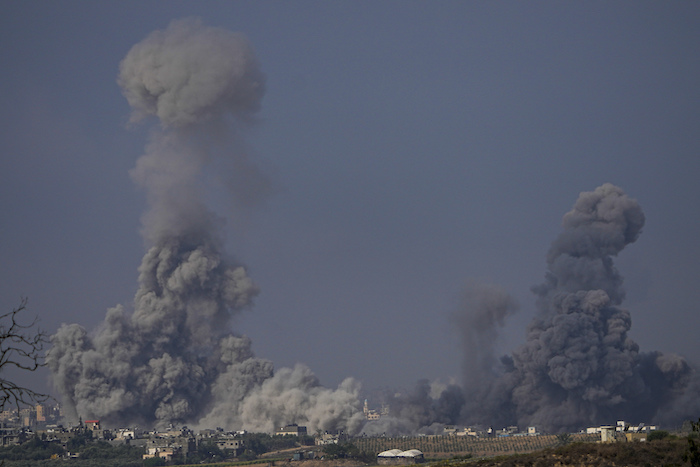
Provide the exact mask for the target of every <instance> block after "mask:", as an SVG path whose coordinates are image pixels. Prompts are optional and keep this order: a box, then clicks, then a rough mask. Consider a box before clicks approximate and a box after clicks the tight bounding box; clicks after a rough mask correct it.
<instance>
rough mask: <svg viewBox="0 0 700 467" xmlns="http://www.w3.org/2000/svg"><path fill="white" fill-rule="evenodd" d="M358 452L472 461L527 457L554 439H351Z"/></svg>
mask: <svg viewBox="0 0 700 467" xmlns="http://www.w3.org/2000/svg"><path fill="white" fill-rule="evenodd" d="M599 439H600V435H587V434H574V435H571V441H597V440H599ZM350 442H351V443H352V444H354V445H355V446H356V447H357V448H358V450H360V451H364V452H368V453H372V454H378V453H380V452H382V451H387V450H389V449H401V450H402V451H406V450H408V449H418V450H420V451H422V452H423V454H424V455H425V457H426V458H427V459H440V458H450V457H453V456H460V455H466V454H470V455H471V456H473V457H483V456H500V455H506V454H519V453H528V452H532V451H536V450H540V449H545V448H551V447H554V446H556V445H557V443H558V440H557V437H556V436H555V435H542V436H508V437H504V438H476V437H472V436H420V437H397V438H386V437H381V438H354V439H352V440H351V441H350Z"/></svg>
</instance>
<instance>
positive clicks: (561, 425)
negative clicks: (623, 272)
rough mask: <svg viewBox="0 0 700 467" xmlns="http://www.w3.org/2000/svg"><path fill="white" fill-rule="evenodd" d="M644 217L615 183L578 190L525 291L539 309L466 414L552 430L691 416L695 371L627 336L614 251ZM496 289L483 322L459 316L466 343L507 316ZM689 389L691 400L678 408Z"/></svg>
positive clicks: (478, 419) (634, 236)
mask: <svg viewBox="0 0 700 467" xmlns="http://www.w3.org/2000/svg"><path fill="white" fill-rule="evenodd" d="M644 220H645V218H644V214H643V212H642V210H641V208H640V206H639V204H638V203H637V201H635V200H634V199H632V198H630V197H628V196H627V195H626V194H625V193H624V192H623V191H622V190H621V189H620V188H618V187H616V186H614V185H611V184H604V185H602V186H600V187H598V188H597V189H596V190H595V191H593V192H589V193H582V194H581V195H580V196H579V199H578V200H577V202H576V204H575V205H574V208H573V209H572V210H571V211H570V212H568V213H567V214H566V215H565V216H564V219H563V228H564V230H563V232H562V233H561V234H560V235H559V237H558V238H557V239H556V240H555V241H554V242H553V243H552V246H551V248H550V251H549V253H548V255H547V266H548V270H547V274H546V278H545V279H546V280H545V283H544V284H542V285H540V286H537V287H534V288H533V291H534V292H535V294H536V296H537V305H538V314H537V316H536V317H535V319H534V320H533V322H532V323H531V324H530V326H529V328H528V330H527V336H526V337H527V340H526V343H525V344H524V345H523V346H522V347H521V348H519V349H518V350H516V351H515V352H514V353H513V355H512V356H511V357H504V358H503V360H502V362H501V363H502V365H501V369H502V374H501V375H500V376H498V377H495V378H485V379H482V380H481V383H482V384H484V385H486V389H485V390H484V391H480V392H476V393H475V394H474V395H475V396H476V397H474V398H468V399H470V400H473V401H474V403H473V404H469V405H468V406H467V407H465V409H464V412H465V419H466V420H469V421H471V422H480V423H483V424H489V425H491V424H492V425H503V426H505V425H507V424H518V425H520V426H526V425H535V426H538V427H540V428H542V429H545V430H548V431H558V430H563V429H570V430H573V429H579V428H581V427H584V426H590V425H595V424H601V423H610V422H611V421H614V420H617V419H627V420H635V421H646V422H649V421H672V420H673V421H678V419H679V418H678V417H683V416H686V417H687V416H693V415H695V416H696V415H697V414H698V407H700V405H699V404H698V402H697V400H698V398H697V396H698V395H699V394H698V391H697V375H696V373H695V372H694V370H692V369H691V368H690V366H689V365H688V364H687V363H686V361H685V360H684V359H683V358H681V357H678V356H675V355H668V354H666V355H665V354H661V353H659V352H654V353H649V354H645V353H640V351H639V347H638V345H637V344H636V343H635V342H634V341H632V339H630V338H629V337H628V336H627V333H628V331H629V330H630V327H631V318H630V313H629V312H628V311H627V310H625V309H624V308H621V306H620V305H621V303H622V301H623V299H624V296H625V293H624V290H623V288H622V277H621V276H620V274H619V273H618V271H617V270H616V268H615V267H614V265H613V261H612V257H613V256H615V255H617V254H618V253H619V252H620V251H622V249H623V248H625V246H627V245H628V244H630V243H633V242H634V241H636V240H637V238H638V236H639V234H640V232H641V230H642V227H643V225H644ZM499 296H501V302H500V303H501V306H500V307H495V308H491V310H494V311H493V312H492V313H488V312H487V313H485V315H484V316H486V319H485V320H484V321H480V320H479V319H478V316H480V312H478V313H477V315H476V316H477V318H474V317H473V315H467V316H466V317H465V318H464V320H465V321H464V323H465V324H468V326H466V327H465V342H466V345H467V347H468V348H470V349H471V347H473V345H474V343H475V342H477V343H478V344H479V345H484V344H485V343H484V342H483V341H477V340H476V339H475V338H474V337H473V336H474V335H475V334H479V332H481V330H482V329H484V330H485V334H483V336H484V337H486V338H489V337H490V336H491V334H492V331H493V329H494V328H493V323H494V322H497V321H498V320H497V319H496V320H494V319H493V318H491V316H492V315H494V316H500V317H502V316H504V315H505V314H506V310H507V309H508V306H506V305H505V303H507V299H506V298H504V296H502V294H499ZM476 309H484V310H488V309H489V307H481V308H480V307H476ZM482 324H483V325H482ZM486 348H487V350H488V347H486ZM467 357H469V356H467ZM478 364H479V365H480V364H481V362H480V363H478ZM470 370H471V369H470ZM479 370H481V372H482V374H483V370H484V368H479ZM689 391H690V392H692V393H693V394H694V396H695V397H694V404H691V405H685V407H683V408H682V409H681V407H680V406H679V404H680V403H682V404H685V403H686V402H687V401H686V399H688V392H689ZM681 401H683V402H681ZM681 410H685V411H686V412H685V413H680V411H681ZM671 414H673V415H671ZM672 416H675V417H677V418H676V419H675V420H674V419H673V418H671V417H672Z"/></svg>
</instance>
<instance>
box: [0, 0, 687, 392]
mask: <svg viewBox="0 0 700 467" xmlns="http://www.w3.org/2000/svg"><path fill="white" fill-rule="evenodd" d="M5 6H6V8H5V10H6V14H5V15H3V18H2V20H0V21H2V24H1V25H0V26H1V27H0V59H2V63H3V69H4V70H5V73H3V74H2V77H1V78H0V79H1V80H2V84H3V85H4V89H5V92H4V93H3V94H2V96H1V97H0V118H1V119H2V120H1V122H2V124H1V125H0V144H1V146H0V147H2V156H1V157H0V164H1V165H0V177H1V178H0V200H2V202H1V203H0V216H1V219H2V229H1V230H0V232H1V235H2V237H1V238H2V240H3V241H2V243H1V246H0V248H1V250H0V253H1V254H2V258H3V261H2V267H1V268H0V306H2V307H4V309H6V310H9V309H11V308H12V307H14V306H16V305H17V304H19V302H20V298H21V297H28V298H29V303H28V305H29V313H31V314H32V315H33V314H36V315H38V316H39V318H40V319H41V326H42V328H43V329H45V330H46V331H47V332H48V333H50V334H52V333H54V332H55V331H56V329H57V328H58V327H59V326H60V324H61V323H79V324H81V325H83V326H85V327H86V328H87V329H91V330H92V329H94V328H95V327H96V326H97V325H98V324H99V323H101V322H102V320H103V319H104V316H105V313H106V311H107V309H109V308H111V307H114V306H116V305H118V304H121V305H123V306H124V307H125V308H126V309H127V310H128V309H133V297H134V294H135V292H136V290H137V277H138V272H137V267H138V266H139V264H140V262H141V257H142V256H143V254H144V251H145V245H144V240H143V239H142V238H141V235H140V230H141V228H142V216H143V213H144V212H145V211H146V209H147V203H146V192H145V191H144V190H142V189H140V188H137V187H136V185H135V184H134V182H133V181H132V179H131V178H130V175H129V173H130V171H131V170H132V169H133V168H134V166H135V163H136V160H137V159H138V158H139V157H141V156H142V155H143V154H144V147H145V146H146V142H147V139H148V137H149V133H150V131H152V130H151V128H153V127H154V122H152V121H149V122H146V124H143V125H131V124H129V123H128V121H129V116H130V108H129V105H128V103H127V100H126V99H125V98H124V96H123V95H122V93H121V91H120V88H119V86H118V85H117V83H116V80H117V76H118V73H119V64H120V62H121V61H122V59H123V58H124V57H125V56H126V54H127V52H128V51H129V50H130V49H131V47H132V46H133V45H134V44H136V43H138V42H139V41H141V40H143V39H144V38H145V37H146V36H147V35H148V34H150V33H151V32H152V31H154V30H157V29H163V28H165V27H167V26H168V24H170V22H171V21H172V20H174V19H180V18H186V17H191V16H195V17H200V18H202V21H203V22H204V23H205V24H208V25H211V26H215V27H222V28H225V29H227V30H232V31H237V32H240V33H242V34H244V35H245V36H246V37H247V38H248V40H249V41H250V43H251V45H252V47H253V49H254V50H255V55H256V56H257V59H258V61H259V66H260V69H261V71H262V73H263V74H264V76H265V94H264V96H263V97H262V101H261V108H260V111H259V112H258V114H257V115H256V118H255V122H254V125H253V126H252V127H251V128H247V129H245V130H241V131H244V132H245V135H244V136H245V150H246V151H247V154H248V156H249V160H250V161H251V162H252V163H253V164H255V165H256V166H257V167H258V168H259V169H260V171H261V172H262V173H264V174H265V175H266V176H267V177H268V179H269V180H270V181H271V185H270V194H269V196H268V197H267V198H265V199H264V200H262V201H261V202H260V203H258V204H256V205H254V206H246V207H241V206H240V204H236V203H234V202H232V200H231V198H229V197H227V195H226V194H225V191H222V190H219V189H218V188H219V187H217V186H216V183H215V177H213V176H212V184H211V188H212V189H211V191H209V192H207V194H206V196H207V201H208V202H209V203H210V205H211V206H213V207H214V209H215V210H216V212H217V213H218V214H219V215H221V216H223V217H224V218H225V219H226V223H225V226H224V227H223V232H224V235H225V239H224V240H225V244H226V250H227V252H228V253H230V254H231V255H233V256H234V257H235V259H236V260H237V261H239V262H241V263H242V264H244V265H245V266H246V267H247V270H248V274H249V275H250V277H251V278H252V280H253V281H254V282H255V283H256V284H257V285H258V286H259V287H260V293H259V295H258V296H257V297H256V298H255V300H254V304H253V306H252V307H250V309H248V310H245V311H243V312H242V313H241V314H239V315H237V316H236V317H235V318H234V320H233V324H232V328H233V330H235V331H236V332H239V333H242V334H245V335H247V336H248V337H250V339H251V340H252V349H253V351H254V352H255V353H256V355H257V356H259V357H262V358H268V359H270V360H272V361H273V362H274V364H275V367H276V368H282V367H292V366H293V365H295V364H296V363H298V362H301V363H305V364H306V365H308V366H309V368H311V370H312V371H313V372H314V373H315V374H316V376H317V377H318V378H319V379H320V381H321V383H323V384H324V385H327V386H331V387H332V386H337V385H338V384H339V383H340V382H341V381H342V380H343V379H344V378H346V377H350V376H352V377H355V378H357V379H358V380H359V381H361V382H362V383H363V387H364V388H366V389H367V390H372V389H375V388H378V387H391V388H401V389H410V388H412V387H413V385H414V384H415V382H416V381H417V380H418V379H421V378H427V379H429V380H431V381H432V380H440V381H443V382H449V381H455V382H458V383H461V382H462V381H461V379H462V375H461V368H462V363H463V358H464V356H463V355H462V347H461V344H460V341H459V337H458V335H457V333H456V332H455V330H454V329H453V324H452V323H451V322H450V319H449V316H450V315H451V314H452V313H453V312H455V310H459V309H460V307H461V306H462V302H463V295H464V293H465V290H466V287H467V284H469V283H470V281H474V280H476V281H481V282H487V283H491V284H497V285H499V286H501V287H502V288H503V289H504V290H506V291H507V292H508V293H510V294H511V295H512V296H513V297H514V298H515V299H516V300H517V302H518V304H519V307H518V311H517V312H515V313H514V314H513V315H512V316H509V317H508V318H507V320H506V326H505V328H504V329H503V331H502V333H501V334H500V335H499V336H498V337H497V338H496V342H495V350H496V351H497V352H498V353H509V352H510V351H511V350H513V349H515V348H517V347H519V346H520V345H521V344H522V343H523V342H524V341H525V329H526V327H527V325H528V323H529V322H530V320H531V319H532V317H533V315H534V313H535V299H536V298H535V295H534V294H533V293H531V291H530V288H531V287H532V286H536V285H538V284H541V283H543V281H544V274H545V270H546V258H545V257H546V254H547V251H548V250H549V248H550V244H551V242H552V241H554V240H555V239H556V237H557V235H559V233H560V232H561V219H562V216H563V215H564V214H565V213H566V212H568V211H569V210H570V209H571V207H572V206H573V204H574V202H575V201H576V199H577V198H578V196H579V193H580V192H584V191H592V190H594V189H595V188H596V187H598V186H600V185H602V184H603V183H606V182H611V183H613V184H615V185H617V186H619V187H621V188H622V189H624V191H625V193H627V195H629V196H630V197H631V198H634V199H636V200H637V201H638V202H639V205H640V206H641V209H642V211H643V212H644V214H645V216H646V224H645V226H644V228H643V230H642V232H641V234H640V237H639V240H638V241H636V242H635V243H634V244H632V245H630V246H629V247H628V248H627V249H625V251H624V252H622V253H621V254H620V256H619V257H617V258H615V265H616V267H617V269H618V270H619V272H620V274H621V275H622V276H623V277H624V279H625V282H624V289H625V290H626V298H625V300H624V302H623V304H622V306H623V308H626V309H628V310H629V311H630V314H631V319H632V329H631V332H630V336H631V337H632V338H633V339H634V340H635V341H636V342H637V343H638V344H639V345H640V348H641V350H642V351H653V350H660V351H663V352H671V353H674V352H675V353H678V354H681V355H684V356H685V357H686V358H688V359H689V360H690V361H693V362H695V363H697V362H698V358H697V355H698V351H699V350H700V343H699V342H700V341H698V339H697V336H696V334H697V332H696V330H697V329H698V328H700V313H698V305H697V304H698V303H700V289H699V288H698V287H697V285H696V284H697V283H698V282H699V280H700V272H698V267H697V264H699V263H700V247H698V242H697V239H698V238H700V220H699V216H698V208H697V201H698V200H699V199H700V184H698V182H697V178H698V175H700V160H699V158H698V149H700V143H699V142H698V138H697V135H698V133H699V130H700V106H698V102H699V101H700V99H699V98H700V96H699V92H700V91H699V90H698V86H697V83H698V82H700V50H699V49H700V37H699V36H700V32H699V31H698V28H697V24H698V20H699V19H700V6H699V5H698V4H696V3H692V2H678V3H655V2H635V3H627V2H608V3H601V4H590V3H567V4H562V3H558V2H541V3H537V4H522V3H516V2H490V3H471V2H441V3H439V4H433V3H424V2H412V1H409V2H396V1H387V2H378V3H356V2H345V1H342V2H333V3H327V2H308V1H301V2H288V3H283V2H271V1H270V2H268V1H263V2H231V3H229V2H209V3H204V4H197V3H191V2H179V1H173V2H153V1H146V2H138V3H137V2H119V3H99V4H91V3H86V2H77V1H67V2H60V3H42V2H34V1H29V2H7V3H6V5H5ZM238 182H239V183H244V182H245V180H238ZM46 377H47V373H46V372H42V373H41V374H40V375H26V374H19V375H18V378H20V379H21V380H22V381H25V380H26V381H27V384H33V385H37V386H38V387H42V386H43V387H46V386H45V379H46ZM370 402H372V401H370Z"/></svg>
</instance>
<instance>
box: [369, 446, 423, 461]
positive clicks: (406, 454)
mask: <svg viewBox="0 0 700 467" xmlns="http://www.w3.org/2000/svg"><path fill="white" fill-rule="evenodd" d="M422 462H425V458H424V456H423V453H422V452H421V451H419V450H418V449H409V450H408V451H402V450H400V449H390V450H388V451H384V452H380V453H379V454H377V464H379V465H408V464H419V463H422Z"/></svg>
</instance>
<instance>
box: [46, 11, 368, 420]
mask: <svg viewBox="0 0 700 467" xmlns="http://www.w3.org/2000/svg"><path fill="white" fill-rule="evenodd" d="M118 83H119V85H120V86H121V88H122V91H123V93H124V95H125V97H126V98H127V100H128V102H129V104H130V105H131V107H132V109H133V113H132V117H131V122H132V123H136V122H139V121H141V120H143V119H147V118H149V117H154V116H155V117H157V119H158V121H159V122H160V126H159V128H158V129H154V130H153V132H152V135H151V138H150V142H149V144H148V147H147V150H146V153H145V154H144V155H143V156H142V157H141V158H140V159H139V160H138V162H137V163H136V167H135V168H134V169H133V170H132V172H131V176H132V178H133V180H134V181H135V183H137V184H138V185H139V186H140V187H142V188H143V189H144V190H145V192H146V195H147V199H148V203H149V210H148V211H147V212H146V214H145V215H144V217H143V235H144V239H145V241H146V244H147V246H148V250H147V252H146V254H145V256H144V258H143V261H142V263H141V266H140V268H139V288H138V291H137V292H136V296H135V299H134V309H133V312H127V311H126V310H125V309H124V307H121V306H117V307H116V308H114V309H111V310H109V311H108V312H107V316H106V318H105V321H104V323H103V324H102V325H101V326H100V327H99V328H98V329H97V330H96V331H95V332H94V333H88V332H87V331H86V330H85V329H84V328H83V327H81V326H79V325H77V324H71V325H63V326H62V327H61V328H60V329H59V330H58V331H57V333H56V334H55V335H54V336H53V337H52V343H53V346H52V349H51V351H50V353H49V356H48V359H47V363H48V365H49V367H50V369H51V371H52V378H53V383H54V385H55V387H56V388H57V389H58V390H59V391H60V393H61V394H62V396H63V402H64V405H65V407H66V408H67V409H68V412H69V417H70V418H72V419H74V420H77V419H78V417H79V416H82V417H83V418H86V417H90V418H99V419H101V420H103V421H104V423H106V424H109V425H127V424H139V425H140V426H164V425H167V424H170V423H175V424H183V423H187V424H190V425H198V424H206V425H208V426H224V427H226V428H230V429H249V430H256V431H272V430H274V429H275V428H276V427H279V426H282V425H285V424H288V423H293V422H298V423H301V424H304V425H307V426H308V427H309V429H310V430H312V431H313V430H317V429H322V430H329V429H345V430H350V431H357V429H358V425H359V423H360V422H361V420H362V417H361V412H360V407H359V402H358V394H359V385H358V384H357V383H356V382H355V381H353V380H351V379H348V380H346V381H344V382H343V383H342V384H341V385H340V386H339V387H338V388H337V390H330V389H326V388H324V387H322V386H321V385H320V384H319V382H318V380H317V378H316V377H315V376H314V375H313V374H312V373H311V371H310V370H309V369H308V368H306V367H304V366H297V367H295V368H293V369H286V368H285V369H281V370H279V371H277V372H275V371H274V369H273V365H272V363H271V362H269V361H267V360H263V359H259V358H256V357H255V356H254V354H253V352H252V350H251V342H250V339H248V338H246V337H243V336H238V335H236V334H235V333H233V332H231V331H230V324H231V323H230V322H231V318H232V317H233V316H234V315H235V314H236V313H238V312H239V311H240V310H243V309H245V308H247V307H250V306H251V304H252V302H253V299H254V297H255V296H256V295H257V294H258V288H257V286H256V285H255V284H254V283H253V281H252V280H251V279H250V277H249V276H248V273H247V271H246V269H245V267H244V266H242V265H241V264H239V263H237V262H236V261H235V260H234V259H233V258H232V257H230V256H229V255H227V254H226V253H225V252H224V249H223V240H222V235H221V231H220V229H221V226H222V225H223V220H222V219H221V218H219V217H218V216H217V215H215V214H214V213H213V212H212V211H211V210H210V209H209V208H208V207H207V206H206V203H205V201H204V199H205V194H206V189H207V188H208V184H207V183H205V180H210V178H209V179H207V178H205V177H204V174H205V173H206V169H207V168H208V167H210V166H212V165H215V166H216V169H217V170H216V172H217V174H218V175H219V176H220V181H221V182H223V185H224V186H227V187H229V188H230V189H231V194H232V195H233V196H235V197H236V198H237V201H238V202H239V203H240V204H242V205H249V204H251V203H255V202H257V201H259V200H260V199H261V198H262V197H264V196H265V194H266V193H268V192H269V188H270V187H269V183H268V182H267V180H266V178H265V177H264V176H263V175H262V173H261V172H260V171H259V170H257V168H256V167H255V166H254V165H253V164H252V163H251V162H250V161H249V160H248V158H247V155H246V151H245V145H244V144H243V143H242V141H241V138H240V134H239V133H240V131H241V130H242V129H244V127H245V126H246V125H248V124H249V123H250V122H252V121H254V117H255V114H256V112H257V111H258V110H259V108H260V102H261V99H262V97H263V94H264V90H265V81H264V76H263V74H262V72H261V71H260V68H259V66H258V63H257V60H256V58H255V55H254V53H253V50H252V48H251V47H250V45H249V44H248V42H247V40H246V39H245V38H244V37H243V36H241V35H239V34H234V33H232V32H229V31H226V30H223V29H219V28H212V27H205V26H204V25H202V23H201V22H200V21H199V20H196V19H186V20H181V21H175V22H173V23H171V24H170V25H169V26H168V28H166V29H165V30H162V31H156V32H154V33H152V34H151V35H150V36H148V37H147V38H146V39H145V40H143V41H142V42H141V43H139V44H137V45H135V46H134V47H133V48H132V49H131V50H130V51H129V53H128V54H127V56H126V57H125V58H124V60H123V61H122V63H121V66H120V74H119V79H118ZM231 134H233V137H232V136H231ZM222 169H223V170H222Z"/></svg>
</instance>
